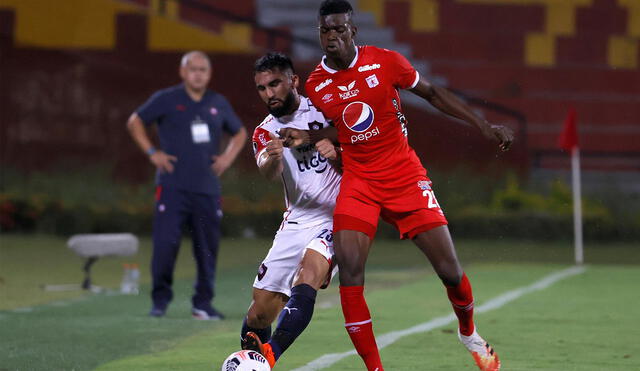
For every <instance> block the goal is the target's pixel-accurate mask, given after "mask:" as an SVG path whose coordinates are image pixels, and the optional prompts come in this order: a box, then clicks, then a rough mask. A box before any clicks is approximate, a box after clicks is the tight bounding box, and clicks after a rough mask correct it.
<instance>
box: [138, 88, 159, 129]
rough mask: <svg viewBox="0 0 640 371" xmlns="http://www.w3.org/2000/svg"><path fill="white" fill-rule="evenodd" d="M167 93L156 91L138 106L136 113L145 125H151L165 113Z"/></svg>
mask: <svg viewBox="0 0 640 371" xmlns="http://www.w3.org/2000/svg"><path fill="white" fill-rule="evenodd" d="M164 97H165V93H164V91H158V92H156V93H154V94H153V95H152V96H151V97H150V98H149V99H148V100H147V101H146V102H145V103H144V104H143V105H141V106H140V107H138V109H137V110H136V113H137V114H138V117H140V119H141V120H142V122H144V124H145V125H151V124H153V123H154V122H156V121H158V119H159V118H160V117H162V116H163V115H164V113H165V109H166V104H165V102H164V101H165V99H164Z"/></svg>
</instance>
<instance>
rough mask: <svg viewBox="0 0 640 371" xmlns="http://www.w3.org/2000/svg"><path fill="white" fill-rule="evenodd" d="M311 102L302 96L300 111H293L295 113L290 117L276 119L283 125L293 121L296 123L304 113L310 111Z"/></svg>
mask: <svg viewBox="0 0 640 371" xmlns="http://www.w3.org/2000/svg"><path fill="white" fill-rule="evenodd" d="M309 110H310V108H309V102H308V101H307V98H305V97H303V96H302V95H300V105H299V106H298V109H296V110H295V111H293V113H291V114H289V115H284V116H281V117H275V116H274V118H275V119H276V120H278V121H280V122H281V123H285V124H286V123H289V122H291V121H294V120H295V119H296V118H297V117H298V116H300V115H301V114H302V113H304V112H307V111H309Z"/></svg>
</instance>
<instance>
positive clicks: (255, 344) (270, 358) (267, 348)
mask: <svg viewBox="0 0 640 371" xmlns="http://www.w3.org/2000/svg"><path fill="white" fill-rule="evenodd" d="M242 349H243V350H253V351H256V352H258V353H260V354H262V355H263V356H264V358H266V359H267V362H269V366H270V367H271V368H273V366H274V365H275V364H276V357H275V355H274V354H273V349H271V344H269V343H266V344H262V341H261V340H260V337H259V336H258V335H257V334H256V333H255V332H251V331H249V332H247V334H246V335H245V337H244V339H243V340H242Z"/></svg>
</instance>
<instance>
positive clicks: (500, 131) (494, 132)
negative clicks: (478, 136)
mask: <svg viewBox="0 0 640 371" xmlns="http://www.w3.org/2000/svg"><path fill="white" fill-rule="evenodd" d="M483 134H484V135H485V137H487V138H489V139H492V140H497V141H498V147H500V149H501V150H502V151H508V150H509V147H511V143H513V138H514V134H513V130H512V129H511V128H509V127H506V126H503V125H492V124H489V126H488V127H487V128H486V129H485V130H483Z"/></svg>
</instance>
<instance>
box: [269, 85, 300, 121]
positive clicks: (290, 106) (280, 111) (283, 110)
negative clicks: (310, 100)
mask: <svg viewBox="0 0 640 371" xmlns="http://www.w3.org/2000/svg"><path fill="white" fill-rule="evenodd" d="M295 103H296V96H295V94H293V90H292V91H290V92H289V94H287V96H286V98H284V102H282V105H281V106H280V107H276V108H272V107H271V106H267V110H268V111H269V113H270V114H272V115H273V116H274V117H282V116H284V115H288V114H290V113H293V111H295V109H296V107H294V105H295Z"/></svg>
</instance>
